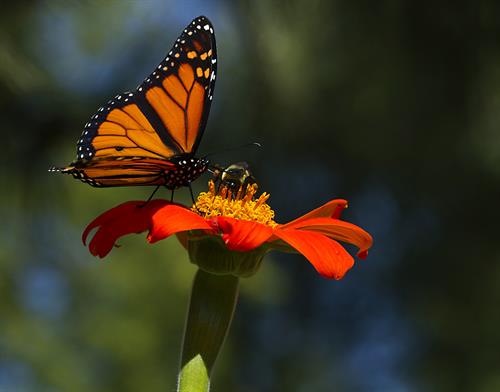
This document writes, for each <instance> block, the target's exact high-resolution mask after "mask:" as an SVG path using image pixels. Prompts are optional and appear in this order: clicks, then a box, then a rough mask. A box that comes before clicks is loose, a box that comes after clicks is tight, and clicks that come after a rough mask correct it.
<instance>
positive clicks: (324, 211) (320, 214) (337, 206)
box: [280, 199, 347, 229]
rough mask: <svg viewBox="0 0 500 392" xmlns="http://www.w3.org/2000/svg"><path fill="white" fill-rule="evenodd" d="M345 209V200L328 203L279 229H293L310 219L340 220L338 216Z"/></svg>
mask: <svg viewBox="0 0 500 392" xmlns="http://www.w3.org/2000/svg"><path fill="white" fill-rule="evenodd" d="M346 208H347V200H343V199H336V200H332V201H329V202H328V203H326V204H323V205H322V206H321V207H318V208H316V209H315V210H312V211H311V212H308V213H307V214H305V215H302V216H301V217H299V218H297V219H295V220H293V221H291V222H288V223H286V224H284V225H281V226H280V227H282V228H284V229H288V228H290V227H295V225H297V224H298V223H300V222H302V221H304V220H307V219H312V218H334V219H338V218H340V214H341V213H342V211H344V210H345V209H346Z"/></svg>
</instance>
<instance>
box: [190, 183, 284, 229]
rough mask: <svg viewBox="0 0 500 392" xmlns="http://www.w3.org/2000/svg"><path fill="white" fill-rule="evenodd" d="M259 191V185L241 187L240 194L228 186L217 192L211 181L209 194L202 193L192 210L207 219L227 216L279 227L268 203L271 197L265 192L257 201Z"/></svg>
mask: <svg viewBox="0 0 500 392" xmlns="http://www.w3.org/2000/svg"><path fill="white" fill-rule="evenodd" d="M257 189H258V186H257V184H251V185H247V186H245V187H243V186H240V188H239V189H238V192H236V194H234V193H233V192H232V191H231V189H228V188H227V187H226V186H223V187H222V188H221V189H220V190H216V186H215V183H214V182H213V181H212V180H210V181H209V182H208V192H201V193H200V195H199V196H198V198H197V200H196V203H195V204H194V205H193V207H192V208H191V210H192V211H193V212H195V213H197V214H198V215H200V216H202V217H203V218H205V219H210V218H215V217H217V216H227V217H231V218H235V219H242V220H248V221H254V222H259V223H262V224H265V225H267V226H271V227H275V226H277V223H276V222H275V221H274V211H273V210H272V209H271V207H270V206H269V205H268V204H267V203H266V201H267V200H268V199H269V197H270V195H269V194H268V193H266V192H264V193H263V194H261V195H260V196H259V198H258V199H257V200H255V199H254V197H255V194H256V193H257Z"/></svg>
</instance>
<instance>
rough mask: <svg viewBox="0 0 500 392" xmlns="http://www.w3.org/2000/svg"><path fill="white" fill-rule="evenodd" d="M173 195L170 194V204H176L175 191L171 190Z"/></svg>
mask: <svg viewBox="0 0 500 392" xmlns="http://www.w3.org/2000/svg"><path fill="white" fill-rule="evenodd" d="M171 191H172V193H170V203H173V202H174V189H173V188H172V189H171Z"/></svg>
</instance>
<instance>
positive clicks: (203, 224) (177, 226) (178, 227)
mask: <svg viewBox="0 0 500 392" xmlns="http://www.w3.org/2000/svg"><path fill="white" fill-rule="evenodd" d="M188 230H210V231H212V227H211V226H210V225H209V224H208V222H207V221H206V219H205V218H202V217H201V216H200V215H198V214H195V213H194V212H193V211H191V210H188V209H187V208H185V207H181V206H179V205H175V204H170V205H167V206H165V207H164V208H161V209H160V210H158V211H157V212H156V213H155V214H154V215H153V217H152V225H151V230H150V231H149V234H148V241H149V242H150V243H154V242H156V241H160V240H163V239H164V238H167V237H168V236H170V235H172V234H175V233H179V232H182V231H188Z"/></svg>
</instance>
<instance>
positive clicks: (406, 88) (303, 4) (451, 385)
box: [0, 0, 500, 392]
mask: <svg viewBox="0 0 500 392" xmlns="http://www.w3.org/2000/svg"><path fill="white" fill-rule="evenodd" d="M200 14H205V15H207V16H208V17H209V18H210V19H211V20H212V22H213V23H214V25H215V29H216V34H217V43H218V54H219V62H218V63H219V72H218V81H217V86H216V89H215V97H214V104H213V106H212V112H211V114H210V119H209V123H208V128H207V130H206V132H205V136H204V140H203V142H202V144H201V147H200V150H199V151H200V152H199V154H200V155H203V154H205V153H208V152H212V151H221V150H223V149H225V148H229V147H234V146H238V145H240V144H243V143H247V142H251V141H259V142H261V143H262V144H263V148H261V149H252V148H247V149H240V150H237V151H232V152H226V153H220V154H217V155H216V156H215V160H216V161H217V162H219V163H222V164H228V163H231V162H234V161H241V160H246V161H248V162H249V163H250V164H251V165H252V167H253V171H254V174H255V176H256V177H257V179H258V180H259V183H260V185H261V190H266V191H268V192H270V193H271V195H272V197H271V200H270V201H271V203H272V206H273V208H274V209H275V210H276V211H277V218H278V221H281V222H284V221H287V220H288V219H291V218H293V217H296V216H298V215H299V214H302V213H304V212H306V211H308V210H310V209H312V208H314V207H316V206H318V205H320V204H321V203H324V202H326V201H328V200H330V199H332V198H337V197H342V198H346V199H348V200H349V201H350V209H349V210H348V211H347V213H346V215H345V216H346V219H348V220H350V221H352V222H354V223H357V224H359V225H361V226H362V227H364V228H366V229H367V230H368V231H369V232H371V233H372V234H373V236H374V239H375V246H374V248H373V250H372V252H371V253H370V256H369V257H368V259H367V260H366V261H361V262H357V264H356V265H355V267H354V268H353V270H351V271H350V272H349V273H348V275H347V276H346V278H345V279H344V280H341V281H328V280H326V279H324V278H321V277H320V276H319V275H317V273H316V272H315V271H314V269H313V268H312V266H311V265H309V264H308V263H307V262H306V261H305V260H304V259H303V258H302V257H300V256H298V255H279V254H272V255H271V256H269V257H267V258H266V260H265V263H264V265H263V267H262V269H261V271H259V273H258V274H257V275H256V276H255V277H253V278H251V279H247V280H244V281H243V282H242V288H241V297H240V302H239V306H238V309H237V313H236V317H235V320H234V324H233V327H232V330H231V332H230V336H229V338H228V340H227V342H226V345H225V347H224V350H223V353H222V355H221V357H220V360H219V363H218V365H217V367H216V369H215V373H214V379H213V390H214V391H221V392H223V391H241V392H253V391H259V392H260V391H289V392H305V391H307V392H309V391H320V392H322V391H325V392H328V391H333V390H335V391H389V392H390V391H480V392H481V391H484V392H489V391H499V390H500V370H499V369H500V356H499V355H498V353H499V350H500V253H499V250H498V243H499V238H498V233H499V230H498V227H497V226H498V222H499V221H500V214H499V202H500V197H499V196H500V186H499V181H500V134H499V120H500V40H498V37H499V36H500V5H499V3H498V2H497V1H495V0H480V1H451V0H440V1H434V2H422V1H393V0H385V1H379V2H373V1H369V0H362V1H355V2H352V1H346V0H329V1H327V0H307V1H305V0H290V1H286V2H282V1H274V2H273V1H250V0H239V1H229V0H226V1H224V0H210V1H201V0H197V1H195V0H190V1H171V0H110V1H97V0H87V1H76V0H70V1H63V0H39V1H35V0H31V1H29V0H24V1H17V2H7V3H5V4H2V12H1V13H0V104H1V117H2V121H1V129H2V133H1V135H2V136H1V137H2V154H1V156H0V160H1V188H2V189H1V191H0V192H1V193H0V194H1V199H0V200H1V203H0V204H1V206H0V209H1V226H0V232H1V237H0V258H1V259H0V317H1V319H0V391H9V392H10V391H28V392H29V391H51V392H53V391H54V392H55V391H78V392H80V391H82V392H84V391H85V392H86V391H124V392H127V391H131V392H132V391H151V392H155V391H174V390H175V381H176V380H175V378H176V371H177V359H178V354H179V350H180V341H181V335H182V325H183V322H184V316H185V308H186V304H187V300H188V294H189V290H190V285H191V280H192V277H193V274H194V272H195V267H194V266H193V265H191V264H190V263H189V261H188V258H187V256H186V254H185V252H184V251H183V249H182V248H181V247H180V245H179V244H178V243H177V242H176V240H175V239H170V240H166V241H162V242H161V243H158V244H155V245H152V246H151V245H147V244H146V242H145V239H144V235H137V236H134V235H132V236H128V237H127V238H124V239H123V240H121V241H120V244H121V245H122V247H120V248H118V249H115V250H114V251H113V252H112V253H111V254H110V256H109V257H107V258H106V259H104V260H98V259H95V258H93V257H92V256H91V255H90V254H89V253H88V251H87V249H85V248H84V247H83V246H82V244H81V241H80V235H81V232H82V230H83V228H84V227H85V225H86V224H87V223H88V222H89V221H90V220H91V219H93V218H94V217H95V216H96V215H97V214H98V213H100V212H102V211H103V210H105V209H108V208H110V207H112V206H114V205H116V204H118V203H120V202H123V201H126V200H131V199H136V198H146V197H147V196H148V195H149V192H150V190H149V189H144V188H143V189H93V188H91V187H89V186H87V185H85V184H83V183H79V182H77V181H74V180H73V179H71V178H70V177H65V176H58V175H54V174H50V173H47V168H48V167H49V166H51V165H53V164H59V165H61V164H65V163H67V162H69V161H70V160H72V159H73V157H74V155H75V142H76V140H77V138H78V137H79V135H80V133H81V130H82V127H83V125H84V124H85V122H87V120H88V118H89V117H90V116H91V115H92V114H93V113H94V111H95V110H96V109H97V108H98V107H99V106H100V105H101V104H102V103H104V102H105V101H107V100H108V99H109V98H110V97H112V96H114V95H115V94H116V93H118V92H121V91H124V90H127V89H130V88H134V87H135V86H136V85H137V84H138V83H140V82H141V81H142V80H143V78H144V77H146V75H147V74H148V73H149V72H151V71H152V69H153V67H155V66H156V65H157V64H158V62H159V61H161V60H162V58H163V57H164V55H165V53H166V52H167V51H168V50H169V48H170V46H171V45H172V43H173V41H174V39H175V38H176V37H177V35H178V34H179V33H180V31H181V30H182V29H183V28H184V26H185V25H186V24H187V23H189V21H190V20H191V19H192V18H193V17H195V16H197V15H200ZM207 179H208V177H205V178H204V179H201V180H199V181H197V184H196V186H195V190H196V191H201V190H203V189H204V187H205V184H206V180H207ZM163 197H168V194H167V193H165V192H164V194H163ZM177 197H178V199H177V200H179V201H185V202H188V201H189V197H188V192H187V191H186V190H183V191H180V192H178V194H177Z"/></svg>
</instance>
